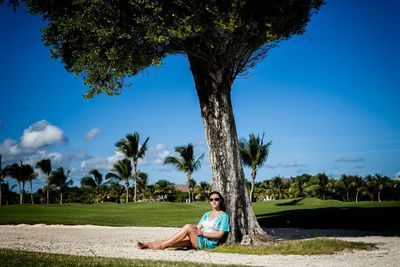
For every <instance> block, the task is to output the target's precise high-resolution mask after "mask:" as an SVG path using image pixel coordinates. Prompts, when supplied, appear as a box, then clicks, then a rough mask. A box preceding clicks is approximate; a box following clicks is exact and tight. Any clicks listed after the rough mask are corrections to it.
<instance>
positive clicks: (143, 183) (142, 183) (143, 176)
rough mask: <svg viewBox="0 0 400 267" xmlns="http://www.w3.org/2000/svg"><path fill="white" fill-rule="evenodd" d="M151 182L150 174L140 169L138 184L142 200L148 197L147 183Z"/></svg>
mask: <svg viewBox="0 0 400 267" xmlns="http://www.w3.org/2000/svg"><path fill="white" fill-rule="evenodd" d="M148 183H149V175H148V174H147V173H145V172H141V171H138V173H137V185H138V190H139V193H140V195H141V197H142V200H144V199H145V198H146V190H147V184H148Z"/></svg>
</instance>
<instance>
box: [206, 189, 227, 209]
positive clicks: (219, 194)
mask: <svg viewBox="0 0 400 267" xmlns="http://www.w3.org/2000/svg"><path fill="white" fill-rule="evenodd" d="M212 195H218V197H219V199H220V202H219V208H220V209H221V210H222V211H225V201H224V197H223V196H222V195H221V193H220V192H218V191H212V192H211V193H210V194H208V198H210V197H211V196H212Z"/></svg>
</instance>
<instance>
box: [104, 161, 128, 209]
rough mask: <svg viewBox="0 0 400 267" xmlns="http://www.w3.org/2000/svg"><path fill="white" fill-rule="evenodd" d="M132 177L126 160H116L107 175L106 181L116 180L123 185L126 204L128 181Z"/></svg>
mask: <svg viewBox="0 0 400 267" xmlns="http://www.w3.org/2000/svg"><path fill="white" fill-rule="evenodd" d="M131 176H132V165H131V161H130V160H129V159H127V158H124V159H122V160H118V161H117V162H116V163H115V164H114V165H113V167H112V169H111V172H109V173H107V175H106V179H109V178H112V177H113V178H116V179H118V180H121V181H123V182H124V184H125V190H126V203H128V202H129V179H130V178H131Z"/></svg>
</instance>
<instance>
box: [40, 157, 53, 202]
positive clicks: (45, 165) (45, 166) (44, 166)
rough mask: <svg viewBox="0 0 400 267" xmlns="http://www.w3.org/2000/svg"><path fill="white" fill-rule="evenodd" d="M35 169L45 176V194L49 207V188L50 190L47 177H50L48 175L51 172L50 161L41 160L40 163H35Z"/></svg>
mask: <svg viewBox="0 0 400 267" xmlns="http://www.w3.org/2000/svg"><path fill="white" fill-rule="evenodd" d="M36 168H38V169H39V170H41V171H42V172H43V173H44V174H46V175H47V189H46V191H47V192H46V193H47V205H49V202H50V188H51V184H50V179H49V176H50V174H51V172H52V168H51V161H50V159H42V160H41V161H38V162H37V163H36Z"/></svg>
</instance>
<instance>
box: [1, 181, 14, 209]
mask: <svg viewBox="0 0 400 267" xmlns="http://www.w3.org/2000/svg"><path fill="white" fill-rule="evenodd" d="M15 187H17V185H16V184H13V185H11V187H10V185H9V183H8V182H5V183H3V184H2V190H3V194H4V201H5V204H6V205H8V200H9V198H10V195H11V192H12V191H13V190H14V188H15Z"/></svg>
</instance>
